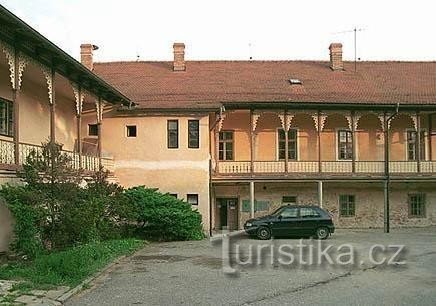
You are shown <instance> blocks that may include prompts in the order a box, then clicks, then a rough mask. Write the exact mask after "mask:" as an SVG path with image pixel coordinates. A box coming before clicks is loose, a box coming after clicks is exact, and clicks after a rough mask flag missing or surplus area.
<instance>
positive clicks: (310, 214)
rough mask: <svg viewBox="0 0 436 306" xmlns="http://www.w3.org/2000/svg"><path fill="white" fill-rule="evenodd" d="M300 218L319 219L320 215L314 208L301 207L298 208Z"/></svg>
mask: <svg viewBox="0 0 436 306" xmlns="http://www.w3.org/2000/svg"><path fill="white" fill-rule="evenodd" d="M300 217H301V218H319V217H321V215H320V213H319V212H318V211H316V209H314V208H310V207H301V208H300Z"/></svg>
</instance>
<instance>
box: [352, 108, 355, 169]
mask: <svg viewBox="0 0 436 306" xmlns="http://www.w3.org/2000/svg"><path fill="white" fill-rule="evenodd" d="M355 120H356V118H355V112H354V111H351V137H352V139H351V142H352V146H353V148H352V150H353V152H352V161H351V167H352V172H353V173H356V124H355Z"/></svg>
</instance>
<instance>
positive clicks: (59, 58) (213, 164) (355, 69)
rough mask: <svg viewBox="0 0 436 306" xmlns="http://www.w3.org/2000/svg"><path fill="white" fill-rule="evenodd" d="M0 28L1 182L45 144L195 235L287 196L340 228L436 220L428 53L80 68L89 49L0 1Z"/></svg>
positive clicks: (6, 220)
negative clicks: (154, 200)
mask: <svg viewBox="0 0 436 306" xmlns="http://www.w3.org/2000/svg"><path fill="white" fill-rule="evenodd" d="M0 25H1V27H0V51H1V52H0V153H1V155H0V183H1V184H3V183H11V182H12V183H14V182H17V181H18V180H17V178H16V171H17V170H19V169H20V167H21V165H22V164H23V162H24V161H25V158H26V156H27V154H29V152H30V151H31V150H32V149H38V148H39V147H40V145H41V143H42V142H44V141H55V142H58V143H61V144H62V145H63V147H62V148H63V150H64V151H65V152H66V153H67V154H69V155H71V156H72V159H73V162H74V167H77V168H83V169H85V170H86V171H88V172H90V173H91V172H92V171H95V170H97V169H98V167H99V166H100V165H102V166H104V167H105V168H106V169H108V170H109V171H110V172H111V177H110V179H111V180H112V181H115V182H118V183H119V184H121V185H123V186H125V187H131V186H137V185H145V186H147V187H151V188H158V189H159V190H160V191H161V192H164V193H170V194H172V195H174V196H175V197H177V198H180V199H183V200H185V201H187V202H188V203H190V204H191V205H192V208H193V209H198V211H199V212H200V213H201V215H202V217H203V225H204V230H205V232H207V233H209V234H213V233H214V232H216V231H220V230H222V229H230V230H237V229H241V228H242V227H243V224H244V222H245V221H246V220H247V219H249V218H253V217H259V216H263V215H265V214H268V213H271V212H272V211H274V210H275V209H277V208H278V207H280V206H281V205H285V204H314V205H320V206H322V207H323V208H325V209H326V210H327V211H329V213H330V214H331V215H332V216H333V218H334V221H335V224H336V226H337V227H342V228H380V227H384V226H386V224H387V221H388V220H387V217H388V216H389V217H390V222H389V223H390V224H391V225H392V226H393V227H411V226H430V225H435V224H436V189H435V186H436V157H435V156H434V155H435V154H436V153H434V152H435V151H436V139H435V138H434V128H433V126H435V125H436V118H435V115H434V114H435V112H436V85H435V84H436V63H435V62H394V61H390V62H358V63H357V64H355V63H354V62H348V61H344V60H343V58H342V48H343V46H342V44H340V43H332V44H331V45H330V46H329V48H328V49H327V48H326V61H298V60H289V61H254V60H247V61H213V60H211V61H193V60H186V59H185V45H184V44H183V43H174V45H173V50H172V52H173V56H174V60H173V61H153V62H151V61H150V62H149V61H131V62H125V61H124V62H94V53H95V52H101V51H98V47H97V46H95V45H93V44H91V43H87V44H82V45H81V48H80V51H81V63H79V62H78V61H76V60H75V59H73V58H71V57H70V56H69V55H67V54H66V53H65V52H64V51H62V50H61V49H59V48H58V47H57V46H56V45H54V44H53V43H51V42H50V41H49V40H47V39H46V38H45V37H43V36H42V35H41V34H39V33H38V32H36V31H35V30H34V29H32V28H31V27H30V26H29V25H27V24H26V23H24V22H23V21H22V20H20V19H19V18H18V17H16V16H15V15H13V14H12V13H11V12H9V11H7V10H6V9H5V8H4V7H2V6H0ZM326 47H328V46H326ZM188 51H189V50H188ZM169 52H171V50H169ZM0 209H1V212H0V227H1V228H2V230H1V231H0V233H1V234H0V235H2V236H0V251H2V250H4V249H5V248H6V246H7V243H8V239H9V237H10V228H11V220H10V216H9V214H8V212H7V209H6V208H5V206H4V205H3V206H1V208H0Z"/></svg>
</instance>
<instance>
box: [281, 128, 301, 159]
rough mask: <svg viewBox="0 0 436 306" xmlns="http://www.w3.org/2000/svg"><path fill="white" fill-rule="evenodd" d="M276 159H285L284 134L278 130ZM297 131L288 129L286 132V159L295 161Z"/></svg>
mask: <svg viewBox="0 0 436 306" xmlns="http://www.w3.org/2000/svg"><path fill="white" fill-rule="evenodd" d="M277 133H278V135H277V137H278V142H277V144H278V155H279V156H278V157H279V159H281V160H283V159H285V156H286V154H285V152H286V134H285V130H283V129H279V130H278V132H277ZM297 134H298V133H297V129H290V130H289V131H288V159H290V160H297V150H298V148H297Z"/></svg>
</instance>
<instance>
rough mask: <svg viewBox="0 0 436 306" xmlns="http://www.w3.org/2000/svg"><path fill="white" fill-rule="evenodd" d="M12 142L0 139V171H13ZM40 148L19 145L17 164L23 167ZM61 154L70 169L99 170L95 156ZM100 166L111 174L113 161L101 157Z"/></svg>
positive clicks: (64, 151)
mask: <svg viewBox="0 0 436 306" xmlns="http://www.w3.org/2000/svg"><path fill="white" fill-rule="evenodd" d="M14 147H15V146H14V142H12V141H9V140H3V139H0V169H7V170H15V169H16V168H17V165H16V164H15V149H14ZM41 150H42V146H40V145H34V144H29V143H20V145H19V164H18V167H19V166H21V165H23V164H24V162H25V161H26V158H27V156H29V154H30V153H31V152H32V151H36V152H41ZM62 153H64V154H66V155H67V156H69V157H70V158H71V168H73V169H76V170H78V169H83V170H84V171H88V172H95V171H98V169H99V158H98V157H96V156H90V155H83V154H82V156H81V157H80V156H79V153H78V152H73V151H68V150H62ZM101 164H102V166H103V168H104V169H106V170H109V171H110V172H113V170H114V160H113V159H112V158H107V157H103V158H102V159H101Z"/></svg>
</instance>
